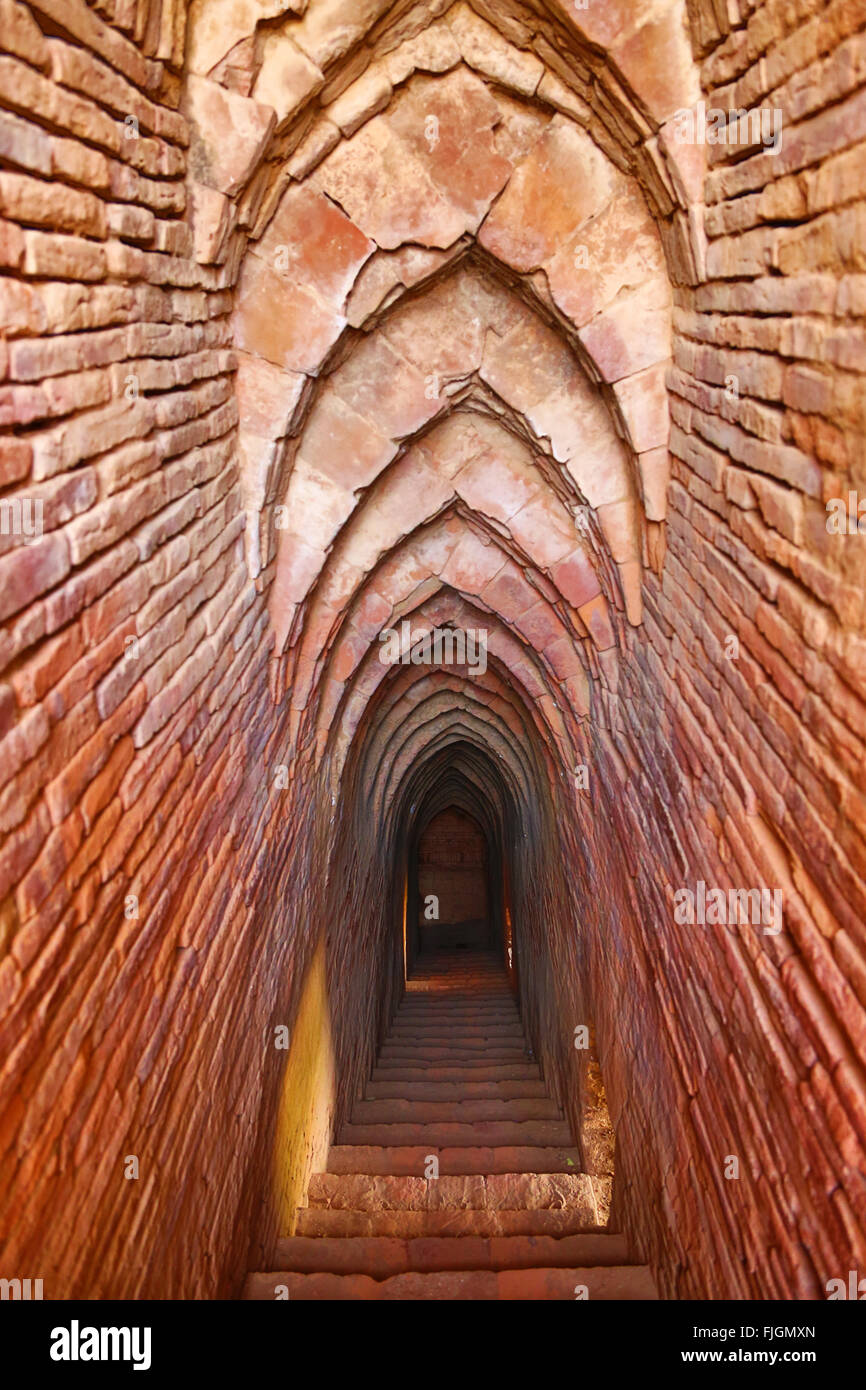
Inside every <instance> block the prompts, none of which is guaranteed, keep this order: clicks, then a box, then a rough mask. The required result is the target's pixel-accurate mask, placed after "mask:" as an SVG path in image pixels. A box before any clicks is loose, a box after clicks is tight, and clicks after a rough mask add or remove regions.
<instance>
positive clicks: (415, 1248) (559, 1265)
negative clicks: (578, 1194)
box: [276, 1236, 624, 1279]
mask: <svg viewBox="0 0 866 1390" xmlns="http://www.w3.org/2000/svg"><path fill="white" fill-rule="evenodd" d="M609 1241H610V1238H609V1237H607V1236H596V1237H586V1236H563V1237H561V1238H556V1237H552V1236H533V1237H530V1236H493V1237H491V1238H489V1239H487V1238H485V1237H483V1236H444V1237H441V1236H430V1237H427V1238H424V1239H420V1240H395V1239H389V1238H387V1237H376V1236H373V1237H356V1238H349V1239H340V1238H333V1237H328V1236H323V1237H320V1238H318V1239H310V1238H308V1237H304V1236H296V1237H290V1238H289V1239H286V1240H281V1241H278V1243H277V1251H276V1262H277V1266H278V1267H279V1268H281V1269H291V1270H292V1271H293V1272H295V1273H297V1274H369V1275H370V1276H371V1277H372V1278H373V1279H390V1278H392V1277H393V1276H394V1275H395V1274H409V1273H412V1272H414V1273H417V1274H434V1273H441V1272H443V1271H445V1270H471V1269H496V1270H500V1269H533V1268H538V1267H539V1266H542V1267H544V1268H545V1269H571V1268H574V1266H575V1265H592V1266H603V1265H618V1264H622V1263H623V1258H622V1257H623V1253H624V1252H623V1242H622V1241H620V1240H614V1241H613V1242H612V1243H609Z"/></svg>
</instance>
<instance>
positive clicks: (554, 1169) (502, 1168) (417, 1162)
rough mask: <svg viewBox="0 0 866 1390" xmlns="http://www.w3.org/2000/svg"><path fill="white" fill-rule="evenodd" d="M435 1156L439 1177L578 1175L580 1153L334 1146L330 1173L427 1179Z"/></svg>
mask: <svg viewBox="0 0 866 1390" xmlns="http://www.w3.org/2000/svg"><path fill="white" fill-rule="evenodd" d="M431 1154H435V1156H436V1158H438V1160H439V1174H440V1176H441V1175H442V1174H447V1173H483V1174H487V1173H521V1174H534V1173H569V1172H570V1173H577V1172H579V1171H580V1164H581V1157H580V1151H579V1150H578V1149H575V1148H568V1147H556V1146H551V1145H544V1146H534V1147H533V1146H527V1145H499V1146H497V1147H495V1148H494V1147H492V1146H487V1145H485V1146H479V1147H475V1146H463V1145H459V1146H456V1147H455V1146H446V1147H443V1148H438V1147H436V1146H433V1147H430V1146H428V1145H424V1144H420V1145H419V1144H397V1145H393V1144H392V1145H382V1144H363V1145H362V1144H332V1145H331V1149H330V1152H329V1154H328V1172H329V1173H405V1174H407V1175H410V1176H414V1177H423V1176H424V1169H425V1167H426V1165H427V1160H428V1158H429V1156H430V1155H431Z"/></svg>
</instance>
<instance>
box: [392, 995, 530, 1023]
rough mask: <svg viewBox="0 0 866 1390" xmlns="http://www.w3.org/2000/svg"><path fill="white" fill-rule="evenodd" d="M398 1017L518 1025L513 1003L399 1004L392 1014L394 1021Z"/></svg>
mask: <svg viewBox="0 0 866 1390" xmlns="http://www.w3.org/2000/svg"><path fill="white" fill-rule="evenodd" d="M400 1019H412V1020H413V1021H414V1020H416V1019H429V1020H430V1021H431V1022H434V1023H435V1022H441V1023H444V1022H449V1021H453V1022H458V1023H469V1024H472V1023H475V1022H476V1020H479V1019H480V1020H481V1022H482V1023H488V1022H493V1021H494V1020H497V1019H499V1020H501V1021H502V1022H504V1023H516V1024H518V1025H520V1012H519V1010H518V1009H517V1007H516V1006H515V1005H514V1004H496V1003H486V1004H485V1003H480V1002H478V1001H476V1002H475V1003H466V1004H459V1003H453V1002H451V1003H447V1004H446V1003H442V1004H436V1003H433V1002H432V1001H430V1002H424V1003H412V1004H401V1005H400V1007H399V1008H398V1009H397V1012H396V1013H395V1015H394V1022H395V1023H396V1022H397V1021H398V1020H400Z"/></svg>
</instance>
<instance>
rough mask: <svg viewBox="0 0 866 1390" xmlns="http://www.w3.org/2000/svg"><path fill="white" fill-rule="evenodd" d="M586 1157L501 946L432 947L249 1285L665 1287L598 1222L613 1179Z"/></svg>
mask: <svg viewBox="0 0 866 1390" xmlns="http://www.w3.org/2000/svg"><path fill="white" fill-rule="evenodd" d="M581 1167H582V1164H581V1151H580V1149H579V1147H577V1146H576V1145H575V1143H574V1139H573V1137H572V1135H571V1132H570V1130H569V1126H568V1124H567V1123H566V1121H565V1120H564V1119H563V1117H562V1112H561V1111H560V1109H559V1107H558V1106H557V1105H556V1103H555V1102H554V1101H553V1100H552V1099H551V1098H550V1095H549V1093H548V1091H547V1089H546V1088H545V1084H544V1081H543V1078H542V1076H541V1071H540V1069H539V1066H538V1063H537V1062H536V1061H535V1060H534V1059H533V1057H532V1054H531V1052H530V1050H529V1047H528V1044H527V1042H526V1038H525V1036H524V1032H523V1027H522V1024H521V1022H520V1015H519V1013H518V1011H517V1007H516V1005H515V1002H514V997H513V993H512V990H511V987H510V984H509V980H508V976H507V974H506V972H505V970H504V968H503V967H502V965H501V963H500V961H499V959H498V958H497V956H496V955H494V954H493V953H490V952H481V951H460V950H457V951H447V950H434V951H431V952H430V953H428V954H427V955H425V956H421V957H419V959H418V961H417V963H416V969H415V972H414V974H413V976H412V978H411V979H410V980H409V981H408V983H407V987H406V994H405V997H404V999H403V1001H402V1003H401V1004H400V1007H399V1009H398V1010H397V1014H396V1016H395V1018H394V1023H393V1026H392V1028H391V1030H390V1032H389V1033H388V1036H387V1037H386V1039H385V1043H384V1045H383V1047H382V1049H381V1051H380V1053H379V1058H378V1061H377V1064H376V1068H375V1070H374V1072H373V1075H372V1078H371V1080H370V1081H369V1082H368V1084H367V1087H366V1090H365V1092H364V1097H363V1099H362V1100H359V1101H357V1102H356V1104H355V1107H354V1109H353V1111H352V1115H351V1120H350V1122H349V1123H348V1124H346V1125H344V1126H343V1127H342V1129H341V1130H340V1132H339V1133H338V1135H337V1142H336V1144H335V1145H334V1146H333V1147H332V1149H331V1151H330V1155H329V1157H328V1164H327V1169H326V1171H325V1172H324V1173H319V1174H314V1175H313V1177H312V1178H311V1181H310V1187H309V1192H308V1203H309V1205H308V1206H306V1207H305V1208H303V1209H302V1210H301V1211H300V1212H299V1219H298V1225H297V1234H296V1235H294V1236H290V1237H284V1238H283V1239H281V1240H279V1241H278V1242H277V1250H276V1254H277V1260H278V1262H279V1265H280V1268H279V1271H278V1272H276V1273H270V1274H253V1275H252V1276H251V1277H250V1279H249V1280H248V1283H247V1290H246V1296H247V1297H248V1298H253V1299H267V1300H271V1299H274V1298H280V1297H283V1298H290V1299H437V1298H438V1299H575V1298H581V1299H583V1298H593V1299H633V1298H639V1299H648V1298H654V1297H655V1289H654V1285H653V1282H652V1279H651V1277H650V1275H649V1272H648V1271H647V1270H646V1268H643V1267H638V1266H634V1265H631V1264H630V1262H629V1259H628V1253H627V1248H626V1242H625V1240H624V1239H623V1237H622V1236H620V1235H616V1234H613V1233H612V1232H611V1231H610V1230H609V1229H606V1228H605V1227H603V1226H600V1225H599V1224H598V1220H599V1203H598V1197H599V1196H602V1193H601V1189H602V1188H604V1186H605V1184H606V1180H605V1179H599V1178H593V1177H591V1176H589V1175H588V1174H586V1173H584V1172H582V1171H581ZM422 1175H423V1176H422ZM607 1186H609V1181H608V1182H607ZM608 1199H609V1193H607V1192H604V1194H603V1196H602V1202H603V1204H604V1203H606V1201H607V1200H608Z"/></svg>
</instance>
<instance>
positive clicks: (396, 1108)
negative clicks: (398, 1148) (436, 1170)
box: [351, 1100, 562, 1126]
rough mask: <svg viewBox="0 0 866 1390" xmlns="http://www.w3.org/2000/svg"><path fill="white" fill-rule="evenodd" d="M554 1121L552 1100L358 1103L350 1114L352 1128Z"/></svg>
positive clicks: (556, 1117)
mask: <svg viewBox="0 0 866 1390" xmlns="http://www.w3.org/2000/svg"><path fill="white" fill-rule="evenodd" d="M490 1120H494V1121H503V1120H504V1121H511V1122H513V1123H522V1122H524V1121H527V1120H556V1121H559V1122H560V1123H561V1122H562V1116H561V1114H560V1112H559V1108H558V1106H556V1105H555V1104H554V1103H553V1101H552V1100H463V1101H448V1100H446V1101H424V1100H361V1101H358V1102H357V1103H356V1105H355V1107H354V1109H353V1111H352V1116H351V1123H352V1124H353V1125H362V1126H363V1125H375V1124H380V1125H401V1124H408V1123H412V1124H416V1125H417V1124H438V1123H442V1122H445V1123H457V1124H470V1125H474V1124H479V1123H484V1122H486V1121H490Z"/></svg>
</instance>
